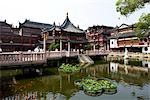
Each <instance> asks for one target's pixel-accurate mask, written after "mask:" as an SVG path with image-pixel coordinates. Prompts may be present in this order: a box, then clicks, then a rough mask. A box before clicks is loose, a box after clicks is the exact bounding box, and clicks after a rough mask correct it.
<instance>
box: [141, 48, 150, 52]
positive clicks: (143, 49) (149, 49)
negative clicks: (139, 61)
mask: <svg viewBox="0 0 150 100" xmlns="http://www.w3.org/2000/svg"><path fill="white" fill-rule="evenodd" d="M142 53H150V47H147V51H146V50H145V47H143V48H142Z"/></svg>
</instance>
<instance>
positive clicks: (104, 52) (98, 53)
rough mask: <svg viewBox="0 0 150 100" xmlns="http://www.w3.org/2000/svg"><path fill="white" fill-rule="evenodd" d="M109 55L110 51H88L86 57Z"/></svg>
mask: <svg viewBox="0 0 150 100" xmlns="http://www.w3.org/2000/svg"><path fill="white" fill-rule="evenodd" d="M107 54H108V51H106V50H103V51H102V50H95V51H93V50H87V51H86V55H107Z"/></svg>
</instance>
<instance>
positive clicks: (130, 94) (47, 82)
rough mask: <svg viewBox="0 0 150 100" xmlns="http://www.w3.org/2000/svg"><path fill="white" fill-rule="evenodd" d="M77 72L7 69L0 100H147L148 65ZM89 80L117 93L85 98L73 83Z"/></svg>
mask: <svg viewBox="0 0 150 100" xmlns="http://www.w3.org/2000/svg"><path fill="white" fill-rule="evenodd" d="M81 67H82V69H81V71H80V72H77V73H73V74H65V73H60V72H59V71H58V67H55V66H49V67H46V68H41V67H40V68H39V67H37V68H30V69H29V68H28V69H9V70H1V73H0V100H150V72H149V71H150V62H149V61H111V62H110V61H109V62H102V61H96V62H95V64H94V65H81ZM87 76H93V77H97V78H109V79H111V80H113V81H115V82H116V83H117V92H116V93H113V94H104V93H102V94H101V95H98V96H89V95H87V94H85V93H84V91H83V90H80V89H79V88H77V87H76V86H75V85H74V81H75V80H78V79H81V78H84V77H87Z"/></svg>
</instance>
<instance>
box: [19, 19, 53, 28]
mask: <svg viewBox="0 0 150 100" xmlns="http://www.w3.org/2000/svg"><path fill="white" fill-rule="evenodd" d="M20 26H25V27H32V28H40V29H43V28H49V27H51V26H52V25H51V24H46V23H39V22H34V21H30V20H26V21H25V22H24V23H22V24H20Z"/></svg>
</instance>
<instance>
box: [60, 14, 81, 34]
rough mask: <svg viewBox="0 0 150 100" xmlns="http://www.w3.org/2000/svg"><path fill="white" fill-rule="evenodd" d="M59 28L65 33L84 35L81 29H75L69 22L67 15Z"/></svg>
mask: <svg viewBox="0 0 150 100" xmlns="http://www.w3.org/2000/svg"><path fill="white" fill-rule="evenodd" d="M61 28H62V30H64V31H67V32H73V33H84V31H83V30H82V29H79V28H77V27H75V26H74V25H73V23H71V21H70V20H69V17H68V13H67V17H66V19H65V21H64V22H63V24H62V25H61Z"/></svg>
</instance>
